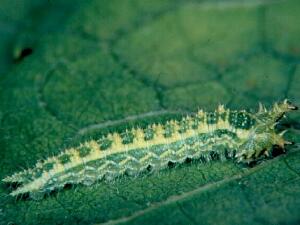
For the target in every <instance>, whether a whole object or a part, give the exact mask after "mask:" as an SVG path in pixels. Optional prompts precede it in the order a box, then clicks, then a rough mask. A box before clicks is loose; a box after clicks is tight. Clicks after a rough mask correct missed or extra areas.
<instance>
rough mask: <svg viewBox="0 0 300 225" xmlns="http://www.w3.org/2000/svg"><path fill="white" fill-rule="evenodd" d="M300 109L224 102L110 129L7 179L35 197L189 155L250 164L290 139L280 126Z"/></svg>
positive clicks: (19, 191) (164, 164)
mask: <svg viewBox="0 0 300 225" xmlns="http://www.w3.org/2000/svg"><path fill="white" fill-rule="evenodd" d="M296 109H297V107H296V106H294V105H292V103H290V102H289V101H288V100H284V101H283V102H280V103H275V104H274V105H273V106H272V108H270V109H269V110H267V109H266V107H265V106H263V105H262V104H260V105H259V110H258V112H256V113H251V112H248V111H246V110H240V111H237V110H230V109H225V107H224V105H219V106H218V108H217V109H216V110H215V111H213V112H204V111H203V110H199V111H198V112H197V113H195V114H193V115H189V116H183V117H182V118H181V119H178V120H168V121H167V122H165V123H164V124H159V123H156V124H150V125H148V126H147V127H146V128H144V129H142V128H138V127H137V128H132V129H130V130H125V131H123V132H119V133H117V132H115V133H108V134H107V135H104V136H102V137H101V138H100V139H98V140H90V141H86V142H84V143H82V144H80V145H79V146H77V147H73V148H69V149H66V150H65V151H63V152H62V153H60V154H59V155H57V156H54V157H49V158H47V159H46V160H44V161H38V162H37V163H36V165H35V166H34V167H33V168H31V169H27V170H23V171H21V172H17V173H15V174H13V175H11V176H7V177H6V178H4V179H3V182H8V183H18V184H20V186H19V187H17V188H16V189H15V190H13V191H12V192H11V193H10V195H11V196H19V195H22V194H25V193H28V194H29V196H30V197H32V198H33V199H36V198H38V197H40V196H44V194H45V193H50V192H51V191H54V190H56V189H61V188H63V187H64V186H65V185H66V184H84V185H92V184H93V183H94V182H96V181H97V180H101V179H105V180H112V179H115V178H116V177H117V176H120V175H123V174H128V175H135V174H139V173H140V172H142V171H145V170H147V168H149V166H150V167H151V168H152V169H154V170H159V169H162V168H165V167H167V166H168V163H170V162H173V163H182V162H184V161H185V160H186V159H187V158H190V159H204V161H205V160H206V161H209V160H211V159H212V157H213V155H217V156H218V157H219V158H220V159H221V160H226V159H227V158H232V159H234V160H235V161H236V162H238V163H250V162H252V161H256V160H259V159H261V158H262V157H267V156H269V154H270V153H271V151H272V146H273V145H277V146H279V147H281V148H284V146H285V145H286V144H291V142H288V141H285V140H284V138H283V134H284V133H285V131H286V130H285V131H282V132H278V131H277V130H276V127H275V126H276V125H277V124H278V122H279V120H280V119H281V118H282V117H283V116H284V115H285V113H287V112H289V111H292V110H296Z"/></svg>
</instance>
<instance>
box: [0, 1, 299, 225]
mask: <svg viewBox="0 0 300 225" xmlns="http://www.w3.org/2000/svg"><path fill="white" fill-rule="evenodd" d="M6 2H10V1H5V2H4V1H2V2H1V3H0V5H1V7H0V8H1V10H0V23H2V24H4V25H6V26H7V27H8V30H7V29H4V28H2V29H0V34H1V35H0V42H1V43H0V53H1V54H0V59H1V61H2V62H10V64H7V63H1V64H0V66H2V67H1V69H0V179H2V178H4V177H6V176H7V175H11V174H13V173H14V172H17V171H20V170H22V169H24V168H30V167H32V166H34V165H35V163H36V161H38V160H41V159H45V158H47V157H48V156H52V155H57V154H58V153H60V152H61V151H62V150H63V149H64V148H66V147H67V146H77V145H78V144H79V143H81V142H83V141H85V140H87V139H92V138H96V137H100V136H101V134H103V133H106V132H108V131H116V130H124V129H125V128H128V127H131V126H133V125H141V126H144V125H147V124H149V123H152V122H162V121H165V120H166V119H168V118H176V117H178V116H180V115H182V113H186V112H192V111H195V110H197V109H198V108H203V109H205V110H211V109H214V108H215V107H216V106H217V105H218V104H219V103H223V104H225V105H226V106H228V107H231V108H237V109H240V108H245V109H251V110H256V109H257V106H258V102H263V103H265V104H266V105H271V104H272V103H273V102H275V101H279V100H282V99H284V98H289V99H290V100H291V101H293V102H294V103H295V104H296V105H300V91H299V86H300V66H299V62H300V50H299V49H300V44H299V41H298V40H299V38H300V33H299V29H298V23H297V21H299V19H300V18H299V17H300V4H299V1H298V0H286V1H281V2H277V1H274V2H273V1H259V0H257V1H251V2H250V1H242V0H240V1H239V0H227V1H225V0H224V1H196V0H194V1H181V0H176V1H171V0H164V1H161V0H154V1H146V0H143V1H141V0H122V1H119V0H103V1H97V0H88V1H80V0H77V1H72V0H67V1H55V0H51V1H34V0H31V1H30V0H28V1H26V2H24V6H21V5H18V6H19V7H14V6H13V5H10V4H9V3H6ZM16 2H19V1H16ZM30 3H32V4H30ZM16 4H17V3H16ZM12 9H13V10H12ZM4 18H11V19H13V21H23V20H26V21H27V22H26V26H24V27H21V28H20V27H19V26H18V29H17V28H16V26H17V25H16V24H18V22H8V21H9V20H8V19H7V20H5V19H4ZM4 27H5V26H4ZM11 27H12V28H11ZM10 29H12V30H13V32H10ZM2 34H3V35H2ZM12 36H13V37H14V38H13V39H12ZM8 43H10V45H8ZM26 48H30V49H32V54H30V55H26V54H25V55H23V56H22V50H24V49H26ZM2 49H5V51H4V50H2ZM21 56H22V57H21ZM2 59H3V60H2ZM16 59H17V60H16ZM2 68H3V69H2ZM299 119H300V114H299V112H297V113H293V114H290V115H289V116H288V118H287V119H285V120H284V121H283V122H284V124H283V126H288V127H289V130H290V132H289V133H287V135H286V139H288V140H291V141H294V142H295V143H296V144H295V145H294V146H291V147H289V148H288V149H287V153H286V154H281V155H279V156H276V157H274V158H272V159H270V160H267V161H264V162H262V163H261V164H259V165H256V166H254V167H245V166H242V165H238V164H236V163H234V162H232V161H226V162H220V161H214V162H210V163H204V164H203V163H200V162H191V163H185V164H182V165H176V166H175V167H174V168H169V169H166V170H163V171H160V172H157V173H152V174H144V175H141V176H138V177H122V178H119V179H117V180H115V181H114V182H112V183H106V182H102V181H99V182H98V183H97V184H95V185H91V186H82V185H78V186H75V187H71V188H65V189H64V190H60V191H59V192H57V193H53V194H51V195H50V196H47V197H45V198H43V199H42V200H40V201H34V200H30V199H26V197H24V198H22V199H17V200H16V199H14V198H12V197H10V196H9V195H8V194H9V192H10V190H11V189H12V187H9V186H6V185H4V184H2V183H1V185H0V221H1V222H0V224H12V223H13V224H102V223H107V224H119V223H127V224H158V223H159V224H296V223H297V222H299V221H300V216H299V211H300V191H299V190H300V182H299V181H300V179H299V177H300V160H299V158H300V149H299V143H300V138H299V129H300V126H299Z"/></svg>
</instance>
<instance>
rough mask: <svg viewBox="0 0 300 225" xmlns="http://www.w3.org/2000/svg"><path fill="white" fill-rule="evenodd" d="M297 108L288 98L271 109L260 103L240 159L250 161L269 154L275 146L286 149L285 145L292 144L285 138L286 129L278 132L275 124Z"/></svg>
mask: <svg viewBox="0 0 300 225" xmlns="http://www.w3.org/2000/svg"><path fill="white" fill-rule="evenodd" d="M297 109H298V108H297V107H296V106H294V105H293V104H292V103H291V102H289V101H288V100H284V101H283V102H281V103H275V104H274V105H273V107H272V108H271V109H270V110H267V109H266V108H265V107H264V106H263V105H262V104H260V105H259V111H258V112H257V113H256V114H255V120H256V125H255V126H254V127H253V128H252V130H251V132H250V134H249V137H248V140H247V141H246V142H245V143H243V145H242V146H241V152H240V153H238V154H237V158H238V161H239V162H248V163H249V162H252V161H255V160H258V159H260V158H261V157H262V156H263V155H266V156H269V154H270V152H271V151H272V149H273V147H274V146H279V147H280V148H281V149H284V147H285V145H287V144H292V143H291V142H289V141H286V140H284V138H283V135H284V133H285V132H286V130H284V131H282V132H280V133H278V132H277V130H276V128H275V126H276V125H277V124H278V123H279V121H280V120H281V119H282V118H283V116H284V115H285V114H286V113H287V112H290V111H292V110H297Z"/></svg>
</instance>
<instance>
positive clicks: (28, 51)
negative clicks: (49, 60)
mask: <svg viewBox="0 0 300 225" xmlns="http://www.w3.org/2000/svg"><path fill="white" fill-rule="evenodd" d="M32 52H33V49H32V48H30V47H28V48H23V49H22V50H21V52H20V54H19V56H18V57H17V58H16V61H21V60H23V59H24V58H25V57H27V56H29V55H31V54H32Z"/></svg>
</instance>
